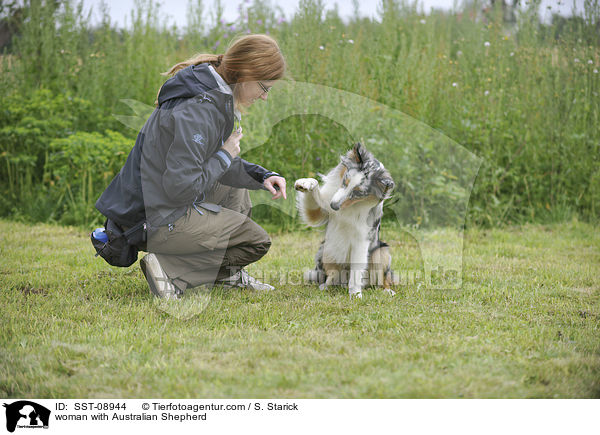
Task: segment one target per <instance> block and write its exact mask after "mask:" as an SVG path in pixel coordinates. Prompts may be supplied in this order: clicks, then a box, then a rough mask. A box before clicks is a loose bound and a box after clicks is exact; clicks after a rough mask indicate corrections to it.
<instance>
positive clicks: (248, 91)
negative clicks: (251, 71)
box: [237, 80, 275, 107]
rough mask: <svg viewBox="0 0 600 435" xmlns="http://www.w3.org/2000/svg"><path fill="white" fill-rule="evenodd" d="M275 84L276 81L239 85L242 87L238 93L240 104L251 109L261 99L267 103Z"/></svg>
mask: <svg viewBox="0 0 600 435" xmlns="http://www.w3.org/2000/svg"><path fill="white" fill-rule="evenodd" d="M274 83H275V81H274V80H264V81H259V82H242V83H239V84H238V85H237V86H239V87H240V90H239V93H238V102H239V104H240V105H242V106H244V107H250V106H251V105H252V104H254V102H255V101H256V100H258V99H259V98H260V99H261V100H265V101H266V100H267V98H268V97H269V90H271V86H273V84H274Z"/></svg>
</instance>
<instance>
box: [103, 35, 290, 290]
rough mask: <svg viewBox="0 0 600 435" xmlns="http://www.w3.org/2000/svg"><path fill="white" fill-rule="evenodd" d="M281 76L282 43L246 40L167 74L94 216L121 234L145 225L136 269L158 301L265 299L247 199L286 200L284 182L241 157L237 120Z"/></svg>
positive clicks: (263, 243)
mask: <svg viewBox="0 0 600 435" xmlns="http://www.w3.org/2000/svg"><path fill="white" fill-rule="evenodd" d="M284 73H285V60H284V58H283V56H282V54H281V51H280V49H279V47H278V45H277V43H276V41H275V40H274V39H273V38H271V37H269V36H267V35H247V36H244V37H242V38H239V39H238V40H236V41H234V42H233V43H232V45H231V46H230V47H229V48H228V50H227V51H226V52H225V53H224V54H222V55H210V54H209V55H202V54H201V55H198V56H196V57H194V58H192V59H189V60H187V61H185V62H182V63H179V64H177V65H175V66H173V67H172V68H171V70H170V71H169V74H174V76H173V77H171V78H170V79H169V80H167V81H166V82H165V83H164V85H163V86H162V87H161V89H160V91H159V93H158V97H157V101H156V109H155V110H154V112H153V113H152V115H151V116H150V118H148V120H147V121H146V123H145V124H144V126H143V127H142V129H141V131H140V132H139V134H138V137H137V140H136V144H135V146H134V148H133V149H132V151H131V153H130V154H129V156H128V158H127V161H126V163H125V165H124V166H123V168H122V169H121V171H120V173H119V174H118V175H117V176H116V177H115V178H114V179H113V181H112V182H111V184H110V185H109V186H108V188H107V189H106V190H105V191H104V193H103V194H102V196H101V197H100V198H99V199H98V201H97V202H96V208H98V210H100V212H102V214H104V215H105V216H106V217H108V218H110V219H112V220H114V221H115V222H117V223H118V224H120V225H121V226H122V227H123V228H124V229H127V228H130V227H133V226H135V225H137V224H138V223H139V222H140V221H145V222H146V227H147V243H146V245H145V246H140V248H141V249H143V250H146V251H148V252H149V253H148V254H147V255H146V256H145V257H144V258H142V260H141V261H140V265H141V268H142V271H143V273H144V275H145V277H146V280H147V281H148V286H149V287H150V290H151V291H152V293H153V294H154V295H156V296H158V297H161V298H169V299H177V298H179V297H180V296H181V295H182V294H183V293H184V291H185V290H186V288H191V287H195V286H198V285H202V284H209V285H211V284H215V283H216V284H222V285H224V286H228V287H242V288H249V289H255V290H268V289H272V287H271V286H270V285H268V284H265V283H261V282H260V281H258V280H256V279H254V278H252V277H251V276H249V275H248V273H247V272H246V271H245V270H244V269H243V267H244V266H246V265H248V264H250V263H253V262H255V261H257V260H259V259H260V258H261V257H263V256H264V255H265V254H266V253H267V251H268V250H269V247H270V244H271V241H270V238H269V236H268V234H267V233H266V232H265V230H264V229H263V228H261V227H260V226H259V225H258V224H257V223H256V222H254V221H253V220H252V219H251V207H252V204H251V202H250V196H249V193H248V189H254V190H256V189H265V190H268V191H270V192H271V193H272V194H273V199H278V198H281V197H283V198H284V199H286V182H285V179H284V178H283V177H281V176H280V175H279V174H277V173H276V172H273V171H269V170H267V169H265V168H263V167H261V166H259V165H257V164H253V163H249V162H247V161H245V160H243V159H241V158H240V157H239V153H240V141H241V139H242V137H243V134H242V129H241V111H243V109H244V108H247V107H249V106H250V105H252V104H253V103H254V102H255V101H257V100H264V101H267V98H268V92H269V90H270V88H271V86H273V84H274V83H275V82H276V81H277V80H279V79H281V78H282V77H283V75H284Z"/></svg>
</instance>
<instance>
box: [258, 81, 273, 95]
mask: <svg viewBox="0 0 600 435" xmlns="http://www.w3.org/2000/svg"><path fill="white" fill-rule="evenodd" d="M258 86H260V87H261V89H262V90H263V93H264V94H268V93H269V91H270V90H271V88H267V87H265V85H263V84H262V82H258Z"/></svg>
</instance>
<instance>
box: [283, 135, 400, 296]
mask: <svg viewBox="0 0 600 435" xmlns="http://www.w3.org/2000/svg"><path fill="white" fill-rule="evenodd" d="M294 188H295V189H296V190H297V191H298V192H299V193H298V195H297V197H296V200H297V204H296V205H297V207H298V212H299V214H300V217H301V218H302V220H303V221H304V223H306V224H307V225H309V226H313V227H318V226H322V225H326V229H325V240H323V242H322V243H321V246H320V247H319V250H318V252H317V255H316V257H315V263H316V264H315V269H313V270H310V271H309V272H308V273H307V274H306V275H305V281H308V282H316V283H318V284H320V288H321V289H325V288H327V287H328V286H330V285H346V284H347V285H348V290H349V293H350V296H355V297H359V298H360V297H362V289H363V287H364V286H365V285H374V286H380V287H383V288H384V289H385V290H386V291H387V292H388V293H390V294H392V295H393V294H395V293H394V291H393V290H392V288H391V286H392V282H393V281H392V271H391V263H392V257H391V253H390V249H389V247H388V245H387V244H386V243H384V242H382V241H381V240H379V227H380V224H381V217H382V216H383V201H384V200H385V199H388V198H389V197H390V193H391V191H392V189H393V188H394V180H393V179H392V177H391V176H390V174H389V172H388V171H387V170H386V169H385V168H384V166H383V164H382V163H381V162H380V161H378V160H377V159H376V158H375V157H374V156H373V155H372V154H371V153H370V152H368V151H367V150H366V149H365V147H363V146H362V145H361V144H360V143H357V144H356V145H355V146H354V147H353V148H352V149H351V150H350V151H349V152H348V153H347V154H346V155H345V156H342V157H341V158H340V163H339V164H338V165H337V166H336V167H335V168H333V169H332V170H331V171H330V172H329V173H328V174H327V175H326V176H325V177H323V186H319V182H318V181H317V180H315V179H314V178H300V179H298V180H296V182H295V184H294Z"/></svg>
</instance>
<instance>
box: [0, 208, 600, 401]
mask: <svg viewBox="0 0 600 435" xmlns="http://www.w3.org/2000/svg"><path fill="white" fill-rule="evenodd" d="M384 239H385V240H386V241H388V242H390V244H391V245H392V247H393V251H394V256H395V257H394V265H395V267H400V266H401V265H410V264H412V265H416V266H418V265H419V264H420V252H419V249H418V247H417V244H416V243H415V242H414V241H413V240H412V238H411V237H409V236H408V235H407V233H405V232H403V231H401V230H399V229H393V228H386V229H384ZM318 242H319V234H318V233H317V232H316V231H300V232H296V233H289V234H281V235H273V246H272V248H271V251H270V252H269V254H268V255H267V256H266V257H265V258H264V259H263V260H262V261H261V262H259V263H258V264H256V265H253V266H252V267H251V268H250V270H251V271H252V272H253V273H255V274H262V273H263V272H264V273H267V275H268V274H269V273H272V272H274V271H279V272H281V271H285V270H301V269H302V268H304V267H308V266H310V265H311V263H312V258H313V255H314V252H315V250H316V248H317V245H318ZM140 258H141V256H140ZM0 285H1V289H2V291H1V293H0V298H1V302H0V303H1V306H2V322H1V323H0V329H1V331H2V332H1V335H0V337H1V340H2V341H1V345H0V396H2V397H31V398H33V397H37V398H56V397H64V398H67V397H91V398H100V397H102V398H115V397H131V398H133V397H173V398H175V397H186V398H189V397H217V398H219V397H222V398H227V397H279V398H287V397H296V398H311V397H329V398H354V397H357V398H371V397H373V398H376V397H377V398H392V397H402V398H415V397H444V398H455V397H468V398H474V397H478V398H492V397H502V398H517V397H522V398H525V397H561V398H568V397H595V398H599V397H600V304H599V302H600V232H599V231H598V228H597V227H593V226H590V225H587V224H583V223H580V222H575V221H574V222H570V223H566V224H561V225H551V226H526V227H519V228H513V229H507V230H483V229H473V230H469V231H467V233H466V238H465V247H464V269H463V287H462V289H460V290H446V291H442V290H428V289H425V288H424V286H422V285H419V283H412V284H405V285H402V286H400V287H399V288H398V289H397V295H396V296H394V297H389V296H388V295H386V294H384V293H383V292H382V291H381V290H368V291H366V292H365V296H364V298H363V299H362V300H350V299H349V298H348V295H347V293H346V292H345V291H344V290H343V289H331V290H327V291H325V292H321V291H319V290H318V289H317V288H316V287H313V286H298V285H297V286H291V285H290V286H285V285H284V286H279V287H278V288H277V290H276V291H274V292H271V293H266V294H264V293H248V292H244V291H232V290H230V291H224V290H216V291H214V292H213V293H212V295H210V298H206V297H205V296H204V299H203V296H202V294H201V293H198V294H197V295H195V296H190V297H188V298H186V299H184V300H182V301H180V302H179V306H177V307H171V308H169V307H167V308H165V309H166V311H165V309H162V308H161V306H159V305H157V304H156V303H155V301H154V300H153V298H152V297H151V295H150V292H149V291H148V288H147V285H146V283H145V280H144V278H143V276H142V274H141V271H140V269H139V267H138V266H137V264H136V265H134V266H132V267H131V268H128V269H117V268H111V267H110V266H108V265H107V264H106V263H104V262H103V261H102V260H101V259H99V258H95V257H94V256H93V249H92V247H91V244H90V243H89V241H88V236H87V234H85V233H84V232H82V231H80V230H78V229H75V228H67V227H58V226H50V225H24V224H19V223H14V222H9V221H2V220H0ZM203 300H204V301H205V302H208V303H206V304H205V306H203V308H204V310H203V311H201V312H200V313H199V314H197V315H195V316H192V315H190V313H193V312H195V310H197V311H200V310H198V307H200V306H201V304H202V301H203ZM170 310H171V311H170ZM172 310H175V311H172ZM177 310H179V311H177ZM186 310H187V311H186ZM169 312H170V313H171V314H169ZM182 313H183V314H182ZM186 313H187V314H186Z"/></svg>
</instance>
